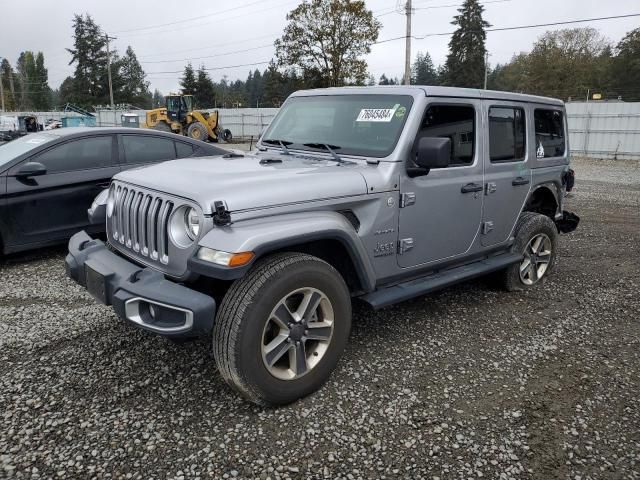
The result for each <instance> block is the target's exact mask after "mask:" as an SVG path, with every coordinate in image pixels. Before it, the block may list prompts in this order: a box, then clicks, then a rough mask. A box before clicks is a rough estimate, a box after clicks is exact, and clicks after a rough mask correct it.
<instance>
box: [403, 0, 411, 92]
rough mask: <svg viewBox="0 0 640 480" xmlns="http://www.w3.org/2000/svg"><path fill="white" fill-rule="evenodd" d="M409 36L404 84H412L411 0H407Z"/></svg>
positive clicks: (407, 39) (407, 38)
mask: <svg viewBox="0 0 640 480" xmlns="http://www.w3.org/2000/svg"><path fill="white" fill-rule="evenodd" d="M406 14H407V37H406V46H405V49H406V51H405V58H404V84H405V85H411V0H407V5H406Z"/></svg>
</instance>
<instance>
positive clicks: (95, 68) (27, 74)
mask: <svg viewBox="0 0 640 480" xmlns="http://www.w3.org/2000/svg"><path fill="white" fill-rule="evenodd" d="M483 14H484V7H483V6H482V4H480V2H479V0H464V3H463V4H462V6H461V7H460V8H459V9H458V12H457V15H455V17H454V19H453V21H452V24H453V25H454V26H455V31H454V33H453V34H452V36H451V39H450V41H449V52H448V54H447V57H446V59H445V61H444V63H443V64H442V65H439V66H436V65H435V64H434V62H433V60H432V58H431V56H430V55H429V53H428V52H424V53H422V52H421V53H418V55H417V56H416V58H415V59H414V61H413V63H412V71H411V83H413V84H419V85H445V86H457V87H468V88H483V87H484V83H485V74H486V83H487V87H488V88H489V89H495V90H505V91H514V92H523V93H530V94H537V95H545V96H551V97H557V98H562V99H565V100H567V99H579V98H586V96H587V95H588V94H589V95H590V94H599V95H600V96H601V98H618V97H621V98H622V99H623V100H628V101H634V100H640V28H637V29H635V30H633V31H631V32H628V33H627V34H626V35H625V36H624V38H623V39H622V40H621V41H620V42H619V43H618V44H615V45H614V44H612V42H611V41H609V40H608V39H606V38H604V37H603V36H602V35H601V34H600V32H598V30H596V29H594V28H591V27H587V28H571V29H562V30H554V31H548V32H546V33H544V34H543V35H541V36H540V37H539V38H538V39H537V41H536V42H535V43H534V45H533V47H532V49H531V51H529V52H521V53H519V54H517V55H514V56H513V58H512V59H511V60H510V61H509V62H506V63H504V64H497V65H495V67H493V68H491V67H490V66H489V65H487V64H486V63H485V62H486V61H487V60H486V59H487V50H486V33H487V29H488V28H489V27H490V26H491V25H490V24H489V23H488V22H487V21H486V20H485V19H484V18H483ZM73 29H74V34H73V47H72V48H69V49H67V50H68V52H69V53H70V54H71V56H72V59H71V62H70V64H71V65H74V66H75V72H74V75H73V76H70V77H67V78H66V79H65V80H64V81H63V82H62V84H61V86H60V88H59V89H58V90H51V89H50V88H49V86H48V80H47V78H48V77H47V69H46V68H45V66H44V57H43V55H42V53H41V52H38V53H34V52H23V53H22V54H21V55H20V58H19V59H18V61H17V62H16V67H15V69H14V68H13V67H12V66H11V64H10V63H9V62H8V61H7V59H3V60H2V63H1V64H0V80H1V81H2V85H3V87H4V91H5V94H4V95H5V104H6V106H7V108H8V109H11V108H18V109H22V110H28V109H34V110H46V109H47V108H48V107H50V106H55V105H59V104H63V103H66V102H70V103H74V104H77V105H79V106H83V107H86V108H89V107H93V106H96V105H107V104H108V103H109V89H108V79H107V37H106V36H105V35H104V33H103V32H102V30H101V29H100V27H99V26H98V25H97V24H96V23H95V22H94V21H93V19H92V18H91V17H90V16H89V15H84V16H83V15H76V16H74V19H73ZM380 29H381V24H380V22H379V21H378V20H377V19H376V18H375V17H374V16H373V14H372V12H371V11H370V10H368V9H367V8H366V6H365V3H364V1H363V0H305V1H303V2H302V3H301V4H300V5H299V6H298V7H296V8H295V9H293V10H292V11H291V12H289V14H288V15H287V25H286V27H285V29H284V32H283V35H282V37H281V38H279V39H278V40H276V42H275V47H276V49H275V56H274V58H273V59H272V61H271V62H270V63H269V65H268V67H267V68H266V69H263V70H260V69H252V70H251V71H249V72H248V75H247V77H246V79H244V80H241V79H237V80H229V79H228V77H227V76H223V77H222V79H221V80H219V81H214V80H213V79H212V78H211V76H210V74H209V70H207V68H206V67H205V66H204V65H201V66H199V67H196V68H194V66H193V65H192V64H187V65H186V66H185V68H184V71H183V74H182V76H181V78H180V80H179V86H180V89H181V91H182V92H183V93H185V94H192V95H194V97H195V103H196V105H197V106H198V107H200V108H211V107H257V106H263V107H277V106H279V105H280V104H281V103H282V102H283V101H284V100H285V99H286V98H287V97H288V96H289V95H290V94H291V93H292V92H294V91H295V90H299V89H305V88H322V87H329V86H341V85H376V84H379V85H393V84H398V83H400V82H399V81H398V77H396V76H391V75H387V74H386V73H383V74H382V75H381V76H380V77H379V78H377V79H376V78H374V77H373V76H372V75H370V74H368V65H367V63H366V61H365V60H364V57H365V55H366V54H368V53H370V51H371V47H372V45H374V44H375V43H376V42H377V41H378V35H379V31H380ZM111 63H112V77H113V79H112V82H113V90H114V97H115V102H116V103H118V104H132V105H136V106H139V107H143V108H148V107H149V106H151V105H153V106H154V107H158V106H161V105H163V104H164V98H163V95H162V93H161V92H160V91H158V90H155V91H154V92H153V94H152V93H151V92H150V91H149V82H148V81H147V79H146V74H145V72H144V70H143V68H142V66H141V65H140V63H139V62H138V60H137V57H136V54H135V52H134V51H133V49H132V48H131V47H130V46H129V47H128V48H127V49H126V51H125V53H124V55H122V56H121V55H119V54H118V52H117V51H115V50H114V49H112V52H111Z"/></svg>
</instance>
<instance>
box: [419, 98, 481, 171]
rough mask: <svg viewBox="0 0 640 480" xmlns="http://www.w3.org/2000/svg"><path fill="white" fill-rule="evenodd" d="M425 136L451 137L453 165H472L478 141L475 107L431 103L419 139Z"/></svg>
mask: <svg viewBox="0 0 640 480" xmlns="http://www.w3.org/2000/svg"><path fill="white" fill-rule="evenodd" d="M423 137H444V138H449V139H451V165H452V166H461V165H470V164H471V163H473V155H474V152H475V143H476V140H475V139H476V129H475V109H474V108H473V107H472V106H469V105H431V106H430V107H429V109H428V110H427V113H426V114H425V116H424V120H423V121H422V126H421V127H420V132H419V133H418V139H420V138H423Z"/></svg>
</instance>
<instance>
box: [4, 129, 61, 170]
mask: <svg viewBox="0 0 640 480" xmlns="http://www.w3.org/2000/svg"><path fill="white" fill-rule="evenodd" d="M58 138H60V137H58V136H57V135H52V134H50V133H34V134H32V135H26V136H24V137H20V138H16V139H15V140H12V141H10V142H8V143H5V144H4V145H2V146H0V169H1V168H2V167H3V166H4V165H5V164H7V163H9V162H10V161H11V160H13V159H14V158H16V157H18V156H20V155H22V154H23V153H27V152H28V151H30V150H33V149H34V148H37V147H39V146H40V145H42V144H43V143H47V142H51V141H53V140H56V139H58Z"/></svg>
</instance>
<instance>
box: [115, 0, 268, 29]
mask: <svg viewBox="0 0 640 480" xmlns="http://www.w3.org/2000/svg"><path fill="white" fill-rule="evenodd" d="M258 3H264V0H257V1H255V2H251V3H247V4H245V5H240V6H238V7H233V8H228V9H226V10H219V11H217V12H214V13H209V14H206V15H199V16H197V17H191V18H185V19H183V20H176V21H175V22H168V23H159V24H156V25H148V26H146V27H140V28H130V29H128V30H117V31H115V32H113V33H129V32H139V31H142V30H150V29H153V28H160V27H169V26H171V25H178V24H180V23H187V22H192V21H194V20H202V19H203V18H206V17H213V16H215V15H220V14H221V13H226V12H232V11H234V10H240V9H242V8H247V7H250V6H252V5H257V4H258Z"/></svg>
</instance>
